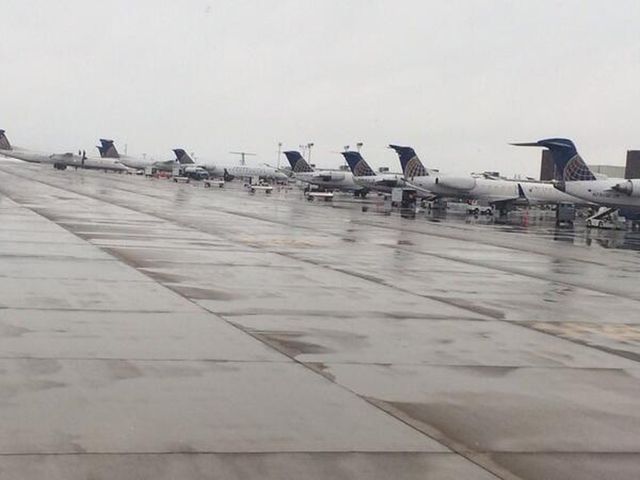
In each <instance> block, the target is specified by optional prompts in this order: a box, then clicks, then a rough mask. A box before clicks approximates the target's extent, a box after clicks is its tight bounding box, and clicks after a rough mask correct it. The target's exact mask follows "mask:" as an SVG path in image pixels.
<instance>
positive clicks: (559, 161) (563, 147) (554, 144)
mask: <svg viewBox="0 0 640 480" xmlns="http://www.w3.org/2000/svg"><path fill="white" fill-rule="evenodd" d="M512 145H515V146H518V147H546V148H548V149H549V151H550V152H551V158H553V163H554V165H555V167H556V168H555V172H556V180H559V181H563V182H576V181H583V182H584V181H593V180H596V176H595V175H594V174H593V172H592V171H591V170H589V167H588V166H587V164H586V163H585V162H584V160H583V159H582V157H581V156H580V154H579V153H578V150H576V146H575V145H574V144H573V142H572V141H571V140H569V139H568V138H547V139H544V140H539V141H537V142H530V143H512Z"/></svg>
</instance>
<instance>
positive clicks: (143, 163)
mask: <svg viewBox="0 0 640 480" xmlns="http://www.w3.org/2000/svg"><path fill="white" fill-rule="evenodd" d="M114 160H117V161H119V162H120V163H121V164H123V165H124V166H126V167H129V168H135V169H136V170H144V169H145V168H146V167H150V166H152V165H154V164H155V163H156V162H155V160H151V159H147V158H138V157H130V156H128V155H119V156H118V158H115V159H114Z"/></svg>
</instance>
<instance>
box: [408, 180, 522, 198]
mask: <svg viewBox="0 0 640 480" xmlns="http://www.w3.org/2000/svg"><path fill="white" fill-rule="evenodd" d="M408 182H409V183H410V184H412V185H415V186H416V187H417V188H419V189H421V190H426V191H429V192H431V193H433V194H435V195H438V196H442V197H453V198H467V199H474V200H481V201H485V202H487V203H489V204H491V203H496V202H508V201H516V200H518V199H519V198H520V195H519V192H518V184H517V182H512V181H507V180H488V179H485V178H474V177H471V176H466V177H464V176H463V177H449V176H435V175H428V176H424V177H412V178H409V179H408Z"/></svg>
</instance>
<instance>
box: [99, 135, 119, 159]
mask: <svg viewBox="0 0 640 480" xmlns="http://www.w3.org/2000/svg"><path fill="white" fill-rule="evenodd" d="M96 148H97V149H98V151H99V152H100V156H101V157H102V158H120V154H119V153H118V149H117V148H116V146H115V145H114V143H113V140H108V139H105V138H101V139H100V145H99V146H98V147H96Z"/></svg>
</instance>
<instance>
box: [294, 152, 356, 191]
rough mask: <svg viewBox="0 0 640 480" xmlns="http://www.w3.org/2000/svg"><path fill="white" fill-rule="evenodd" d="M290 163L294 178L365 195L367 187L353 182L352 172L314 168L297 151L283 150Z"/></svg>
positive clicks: (326, 187) (330, 188)
mask: <svg viewBox="0 0 640 480" xmlns="http://www.w3.org/2000/svg"><path fill="white" fill-rule="evenodd" d="M283 153H284V155H285V156H286V157H287V160H289V163H290V164H291V171H292V172H293V176H294V178H296V179H298V180H300V181H302V182H305V183H308V184H310V185H316V186H318V187H319V188H321V189H322V190H341V191H345V192H353V193H354V195H356V196H363V197H364V196H365V195H366V194H367V193H368V192H369V188H367V187H363V186H361V185H358V184H356V183H355V182H354V179H353V174H352V173H351V172H345V171H342V170H315V169H314V168H313V167H312V166H311V165H309V164H308V163H307V161H306V160H305V159H304V158H302V155H300V152H298V151H287V152H283Z"/></svg>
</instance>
